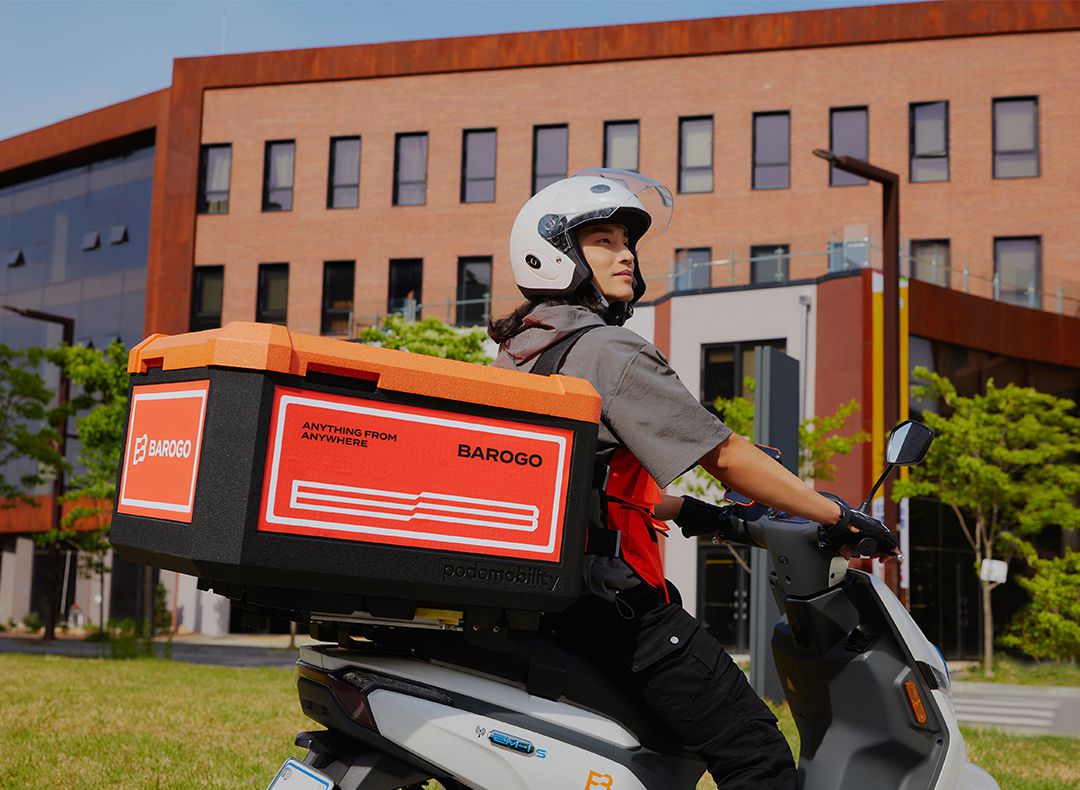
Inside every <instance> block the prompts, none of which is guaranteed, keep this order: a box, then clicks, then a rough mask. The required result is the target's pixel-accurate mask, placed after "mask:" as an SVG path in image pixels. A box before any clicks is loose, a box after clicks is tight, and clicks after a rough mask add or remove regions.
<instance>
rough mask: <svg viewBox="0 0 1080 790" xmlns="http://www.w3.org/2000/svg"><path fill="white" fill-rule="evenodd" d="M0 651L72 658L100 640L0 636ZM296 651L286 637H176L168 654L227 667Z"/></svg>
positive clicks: (91, 651)
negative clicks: (44, 639)
mask: <svg viewBox="0 0 1080 790" xmlns="http://www.w3.org/2000/svg"><path fill="white" fill-rule="evenodd" d="M310 641H311V640H310V639H307V638H306V637H304V638H300V637H297V640H296V644H297V645H301V644H307V643H309V642H310ZM154 646H155V649H156V651H157V654H158V655H159V656H160V655H163V652H164V649H165V644H164V643H163V642H155V643H154ZM0 653H29V654H32V655H46V654H49V655H61V656H71V657H74V658H98V657H100V656H101V643H100V642H84V641H82V640H81V639H56V640H54V641H52V642H45V641H43V640H42V639H40V638H33V637H25V636H6V635H4V636H0ZM296 656H297V651H296V650H295V649H293V650H290V649H289V637H288V636H284V637H282V638H277V637H269V638H260V637H254V638H251V639H248V638H246V637H243V636H237V637H223V638H221V639H214V638H210V637H197V638H189V637H180V638H178V639H175V640H173V645H172V657H173V660H175V661H184V662H186V663H189V664H218V665H221V666H230V667H272V666H282V667H287V666H292V665H293V664H295V663H296Z"/></svg>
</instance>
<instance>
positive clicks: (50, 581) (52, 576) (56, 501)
mask: <svg viewBox="0 0 1080 790" xmlns="http://www.w3.org/2000/svg"><path fill="white" fill-rule="evenodd" d="M2 307H3V309H4V310H7V311H9V312H12V313H17V314H18V315H21V316H24V317H26V318H32V319H34V320H36V321H47V322H49V323H51V324H60V325H61V326H63V327H64V344H65V345H68V346H70V345H72V344H73V343H74V342H75V319H74V318H68V317H67V316H63V315H54V314H52V313H43V312H41V311H40V310H31V309H29V308H26V307H12V306H11V305H2ZM69 394H70V382H69V381H68V377H67V375H66V374H65V373H64V368H63V366H61V367H60V384H59V386H58V387H57V391H56V405H57V407H58V408H60V409H63V408H64V406H66V405H67V402H68V395H69ZM59 434H60V435H59V437H58V438H59V444H58V446H57V448H56V449H57V452H59V454H60V457H61V458H64V457H65V456H66V454H67V415H66V414H65V415H64V418H63V422H62V423H61V424H60V432H59ZM63 493H64V470H63V469H62V468H60V467H57V469H56V478H55V479H54V480H53V514H52V522H53V529H54V530H56V531H57V532H59V530H60V519H61V517H62V515H63V503H62V502H61V501H60V497H61V496H62V495H63ZM48 551H49V554H48V560H47V563H46V572H45V636H44V638H45V639H55V638H56V615H57V609H58V607H59V604H60V600H62V595H63V593H61V596H60V597H58V596H57V594H56V592H57V590H56V582H57V575H58V574H57V571H58V568H57V566H58V565H59V564H60V544H59V542H58V541H57V540H56V539H55V538H53V540H51V541H49V547H48ZM64 592H66V591H64Z"/></svg>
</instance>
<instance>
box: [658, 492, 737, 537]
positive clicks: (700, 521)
mask: <svg viewBox="0 0 1080 790" xmlns="http://www.w3.org/2000/svg"><path fill="white" fill-rule="evenodd" d="M682 499H683V505H682V509H681V510H680V511H679V515H677V516H676V517H675V518H674V519H673V520H674V522H675V523H676V524H677V525H678V527H679V529H681V530H682V533H683V535H685V536H686V537H688V538H693V537H697V536H698V535H710V534H712V533H716V535H717V537H719V538H720V540H730V541H734V542H736V543H749V542H750V541H749V538H748V537H747V534H746V525H745V524H744V523H743V521H742V519H741V518H739V515H741V514H739V513H737V512H736V511H737V510H738V509H739V507H738V506H737V505H727V506H725V507H720V506H719V505H712V504H710V503H708V502H702V501H701V500H700V499H695V498H694V497H692V496H684V497H683V498H682Z"/></svg>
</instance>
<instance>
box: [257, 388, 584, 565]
mask: <svg viewBox="0 0 1080 790" xmlns="http://www.w3.org/2000/svg"><path fill="white" fill-rule="evenodd" d="M572 445H573V433H572V432H571V431H569V430H563V429H559V428H549V427H544V426H538V425H531V424H528V423H517V422H511V421H508V420H496V419H490V418H486V417H475V416H471V415H465V414H459V413H456V412H443V411H436V410H434V409H424V408H420V407H416V406H402V405H399V404H391V403H384V402H381V401H376V400H366V399H359V398H349V397H346V396H338V395H328V394H325V393H317V392H310V391H307V390H300V389H294V388H289V387H277V388H276V389H275V392H274V407H273V412H272V414H271V419H270V441H269V447H268V449H267V456H266V473H265V478H264V481H263V492H264V493H263V501H262V506H261V508H260V511H259V529H260V530H262V531H267V532H284V533H289V534H294V535H315V536H319V537H326V538H336V539H339V540H355V541H366V542H371V543H383V544H390V545H395V546H410V547H419V548H429V549H440V550H443V551H458V552H468V553H470V554H481V555H489V556H499V557H515V558H519V559H526V560H542V561H548V562H557V561H558V559H559V552H560V549H561V546H562V532H563V511H564V502H565V497H566V487H567V484H568V481H569V474H570V454H571V449H572Z"/></svg>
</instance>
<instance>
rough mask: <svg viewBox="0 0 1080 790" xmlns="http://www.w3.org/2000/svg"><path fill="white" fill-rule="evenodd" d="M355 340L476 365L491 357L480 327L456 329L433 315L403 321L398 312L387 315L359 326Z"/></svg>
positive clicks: (484, 362)
mask: <svg viewBox="0 0 1080 790" xmlns="http://www.w3.org/2000/svg"><path fill="white" fill-rule="evenodd" d="M357 340H358V341H359V342H361V343H368V344H370V345H375V346H382V347H383V348H393V349H398V350H401V351H410V352H412V353H414V354H425V355H427V356H431V357H444V358H446V359H457V360H461V361H462V362H474V363H477V364H480V365H486V364H488V363H489V362H491V357H489V356H487V355H486V354H485V353H484V341H485V340H487V334H486V333H485V332H484V330H482V329H472V330H463V329H456V328H455V327H452V326H449V325H448V324H444V323H443V322H442V321H440V320H439V319H437V318H425V319H424V320H423V321H406V320H405V319H404V318H402V317H401V316H399V315H391V316H387V317H386V318H385V319H383V322H382V324H380V325H379V326H371V327H367V328H365V329H363V330H361V332H360V335H359V337H358V338H357Z"/></svg>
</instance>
